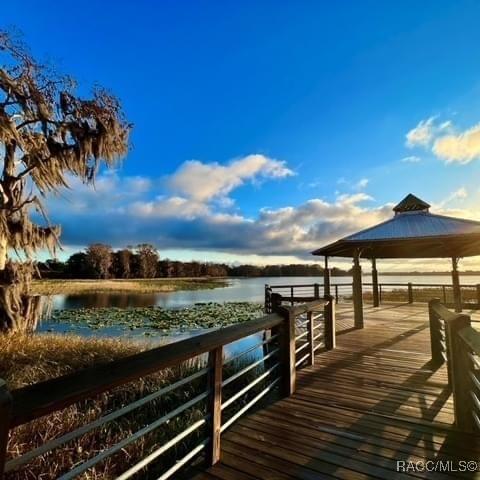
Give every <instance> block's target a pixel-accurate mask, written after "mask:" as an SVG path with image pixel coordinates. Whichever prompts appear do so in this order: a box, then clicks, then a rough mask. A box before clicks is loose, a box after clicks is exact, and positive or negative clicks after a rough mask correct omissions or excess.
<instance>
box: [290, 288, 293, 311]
mask: <svg viewBox="0 0 480 480" xmlns="http://www.w3.org/2000/svg"><path fill="white" fill-rule="evenodd" d="M290 305H291V306H292V307H293V286H291V287H290Z"/></svg>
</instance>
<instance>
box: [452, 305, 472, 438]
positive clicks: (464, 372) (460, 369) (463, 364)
mask: <svg viewBox="0 0 480 480" xmlns="http://www.w3.org/2000/svg"><path fill="white" fill-rule="evenodd" d="M469 326H470V317H469V316H468V315H457V316H456V317H455V318H454V319H453V320H449V321H447V322H446V328H447V367H448V377H449V380H450V382H451V386H452V393H453V410H454V413H455V426H456V427H457V428H459V429H460V430H464V431H472V430H473V418H472V408H473V404H472V397H471V395H470V391H471V390H472V380H471V378H470V371H471V366H470V360H469V358H468V356H467V348H466V345H465V343H464V342H463V340H462V339H461V337H460V335H459V334H458V332H459V331H460V330H462V329H464V328H465V327H469Z"/></svg>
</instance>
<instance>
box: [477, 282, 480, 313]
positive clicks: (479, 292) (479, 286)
mask: <svg viewBox="0 0 480 480" xmlns="http://www.w3.org/2000/svg"><path fill="white" fill-rule="evenodd" d="M477 308H480V284H478V283H477Z"/></svg>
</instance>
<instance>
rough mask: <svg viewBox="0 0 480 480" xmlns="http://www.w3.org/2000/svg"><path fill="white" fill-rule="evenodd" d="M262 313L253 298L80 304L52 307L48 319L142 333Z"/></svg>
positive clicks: (228, 321)
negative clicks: (171, 304)
mask: <svg viewBox="0 0 480 480" xmlns="http://www.w3.org/2000/svg"><path fill="white" fill-rule="evenodd" d="M262 315H263V306H262V305H261V304H259V303H253V302H227V303H197V304H195V305H193V306H191V307H187V308H182V309H178V310H177V309H176V310H169V309H164V308H161V307H132V308H115V307H108V308H79V309H75V310H54V311H53V312H52V313H51V316H50V318H49V319H48V323H56V322H58V323H63V324H69V325H71V326H72V330H74V329H75V327H76V326H81V327H85V326H86V327H88V328H90V329H92V330H98V329H102V328H109V327H117V328H121V329H122V330H124V331H129V330H130V331H132V330H136V329H144V333H145V335H155V334H168V333H171V332H173V331H176V332H185V331H192V330H196V329H206V328H218V327H225V326H227V325H232V324H234V323H241V322H245V321H247V320H251V319H253V318H258V317H260V316H262Z"/></svg>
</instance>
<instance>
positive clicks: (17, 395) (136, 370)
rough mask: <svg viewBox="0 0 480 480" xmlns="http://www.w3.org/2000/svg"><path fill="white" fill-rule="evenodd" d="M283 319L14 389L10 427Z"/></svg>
mask: <svg viewBox="0 0 480 480" xmlns="http://www.w3.org/2000/svg"><path fill="white" fill-rule="evenodd" d="M313 303H315V302H313ZM322 304H323V303H322ZM283 320H284V319H283V317H282V316H280V315H278V314H276V313H271V314H268V315H265V316H263V317H261V318H258V319H254V320H250V321H247V322H244V323H241V324H236V325H231V326H228V327H225V328H221V329H219V330H215V331H213V332H208V333H204V334H200V335H196V336H194V337H191V338H187V339H185V340H181V341H179V342H174V343H170V344H167V345H163V346H160V347H157V348H153V349H150V350H146V351H144V352H141V353H138V354H135V355H130V356H128V357H124V358H121V359H119V360H114V361H112V362H109V363H105V364H102V365H97V366H92V367H88V368H86V369H83V370H80V371H78V372H73V373H71V374H67V375H63V376H61V377H58V378H54V379H51V380H46V381H44V382H41V383H36V384H34V385H29V386H26V387H22V388H19V389H16V390H12V391H11V392H10V393H11V395H12V397H13V412H12V416H11V423H10V427H14V426H17V425H20V424H22V423H26V422H28V421H31V420H34V419H35V418H38V417H41V416H43V415H47V414H49V413H52V412H54V411H56V410H60V409H63V408H65V407H67V406H69V405H72V404H73V403H76V402H78V401H81V400H84V399H86V398H89V397H91V396H93V395H96V394H99V393H102V392H104V391H106V390H109V389H111V388H113V387H117V386H119V385H123V384H125V383H128V382H130V381H133V380H136V379H138V378H140V377H143V376H145V375H148V374H151V373H154V372H156V371H158V370H162V369H165V368H168V367H172V366H174V365H177V364H179V363H181V362H184V361H186V360H189V359H191V358H194V357H196V356H198V355H201V354H204V353H207V352H209V351H212V350H214V349H216V348H219V347H221V346H223V345H227V344H229V343H231V342H234V341H236V340H240V339H241V338H245V337H248V336H249V335H253V334H255V333H257V332H259V331H262V330H265V329H269V328H272V327H275V326H277V325H279V324H281V323H282V322H283Z"/></svg>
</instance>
